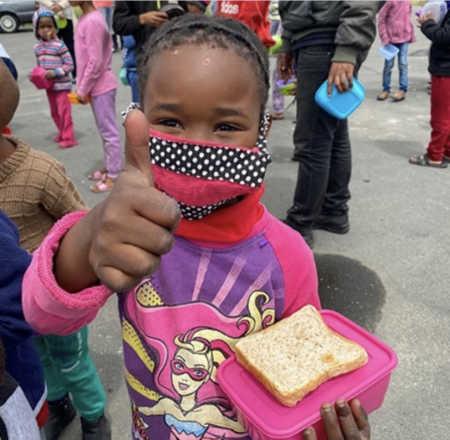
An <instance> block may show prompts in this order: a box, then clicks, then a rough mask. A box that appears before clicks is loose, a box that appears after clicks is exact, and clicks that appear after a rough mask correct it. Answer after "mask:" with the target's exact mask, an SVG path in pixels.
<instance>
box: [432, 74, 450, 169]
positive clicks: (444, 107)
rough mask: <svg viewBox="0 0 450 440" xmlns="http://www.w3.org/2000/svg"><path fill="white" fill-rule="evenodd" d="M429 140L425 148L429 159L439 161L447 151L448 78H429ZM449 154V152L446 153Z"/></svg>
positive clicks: (449, 117) (449, 121) (449, 116)
mask: <svg viewBox="0 0 450 440" xmlns="http://www.w3.org/2000/svg"><path fill="white" fill-rule="evenodd" d="M430 122H431V139H430V143H429V144H428V148H427V155H428V157H429V159H431V160H434V161H441V160H442V156H443V155H444V154H445V151H446V150H449V139H450V77H447V76H436V75H432V76H431V121H430ZM448 152H450V151H448Z"/></svg>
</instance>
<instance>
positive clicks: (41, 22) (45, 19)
mask: <svg viewBox="0 0 450 440" xmlns="http://www.w3.org/2000/svg"><path fill="white" fill-rule="evenodd" d="M49 24H50V25H52V26H53V20H52V17H48V16H45V17H41V18H40V19H39V26H42V25H46V26H48V25H49Z"/></svg>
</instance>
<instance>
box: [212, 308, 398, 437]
mask: <svg viewBox="0 0 450 440" xmlns="http://www.w3.org/2000/svg"><path fill="white" fill-rule="evenodd" d="M320 313H321V315H322V317H323V319H324V321H325V322H326V323H327V325H328V326H329V327H330V328H332V329H333V330H334V331H335V332H337V333H339V334H341V335H342V336H345V337H346V338H348V339H350V340H352V341H355V342H358V343H359V344H361V345H362V346H363V347H364V348H365V349H366V351H367V353H368V355H369V361H368V363H367V364H366V365H364V367H361V368H359V369H358V370H355V371H352V372H351V373H347V374H344V375H342V376H338V377H335V378H334V379H331V380H329V381H327V382H325V383H323V384H322V385H320V386H319V388H317V389H316V390H314V391H313V392H311V393H310V394H308V395H307V396H306V397H305V398H304V399H303V400H301V401H300V402H299V403H298V404H297V405H296V406H295V407H293V408H288V407H286V406H283V405H281V404H280V403H279V402H278V401H277V400H276V399H275V398H274V397H273V396H272V395H271V394H270V393H269V392H268V391H266V389H265V388H264V387H263V386H262V385H260V384H259V382H258V381H257V380H256V379H255V378H254V377H253V376H252V375H251V374H250V373H248V372H247V371H246V370H245V369H244V368H243V367H242V366H241V365H240V364H239V363H238V362H237V361H236V358H235V357H234V356H233V357H231V358H229V359H227V360H226V361H224V362H222V364H220V367H219V369H218V371H217V379H218V381H219V384H220V386H221V387H222V389H223V390H224V391H225V393H226V394H227V395H228V397H229V398H230V400H231V402H232V403H233V405H234V406H235V407H236V409H237V412H238V414H239V417H240V419H242V421H243V423H244V426H245V428H246V429H247V431H248V432H249V435H250V437H251V438H252V440H299V439H300V438H301V437H300V433H301V431H303V430H304V429H306V428H308V427H309V426H313V427H314V428H315V430H316V433H317V438H318V440H325V439H326V435H325V430H324V427H323V422H322V419H321V416H320V405H321V404H322V403H324V402H329V403H334V402H335V401H336V399H338V398H343V399H346V400H350V399H353V398H355V397H357V398H358V399H359V400H360V401H361V404H362V406H363V407H364V409H365V410H366V411H367V412H368V413H370V412H372V411H374V410H375V409H377V408H379V407H380V406H381V404H382V403H383V399H384V395H385V393H386V390H387V388H388V385H389V379H390V375H391V372H392V370H394V368H395V367H396V366H397V356H396V355H395V353H394V351H393V350H392V349H391V348H389V347H388V346H387V345H385V344H384V343H383V342H381V341H380V340H378V339H377V338H375V337H374V336H373V335H371V334H370V333H368V332H367V331H366V330H364V329H363V328H361V327H359V326H358V325H357V324H355V323H354V322H352V321H350V320H349V319H347V318H345V317H344V316H342V315H340V314H339V313H337V312H334V311H332V310H321V311H320Z"/></svg>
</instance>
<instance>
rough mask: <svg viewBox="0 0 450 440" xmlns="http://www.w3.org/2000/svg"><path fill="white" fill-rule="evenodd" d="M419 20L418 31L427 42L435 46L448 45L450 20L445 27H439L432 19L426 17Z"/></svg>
mask: <svg viewBox="0 0 450 440" xmlns="http://www.w3.org/2000/svg"><path fill="white" fill-rule="evenodd" d="M420 18H421V17H419V19H418V21H419V23H420V24H421V27H420V29H421V31H422V32H423V34H424V35H425V36H426V37H427V38H428V39H429V40H431V41H432V42H433V43H435V44H440V45H450V20H448V21H447V24H446V25H445V26H440V25H439V24H438V23H436V22H435V21H434V20H433V19H432V18H429V17H427V16H425V17H424V18H423V19H422V20H420ZM427 18H428V19H427Z"/></svg>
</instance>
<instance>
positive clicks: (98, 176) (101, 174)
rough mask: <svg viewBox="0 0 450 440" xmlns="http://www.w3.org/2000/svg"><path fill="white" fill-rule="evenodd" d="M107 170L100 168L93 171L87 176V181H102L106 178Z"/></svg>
mask: <svg viewBox="0 0 450 440" xmlns="http://www.w3.org/2000/svg"><path fill="white" fill-rule="evenodd" d="M107 172H108V170H107V169H106V168H102V169H101V170H97V171H94V172H93V173H91V174H89V176H88V179H89V180H103V179H104V178H105V177H106V174H107Z"/></svg>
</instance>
